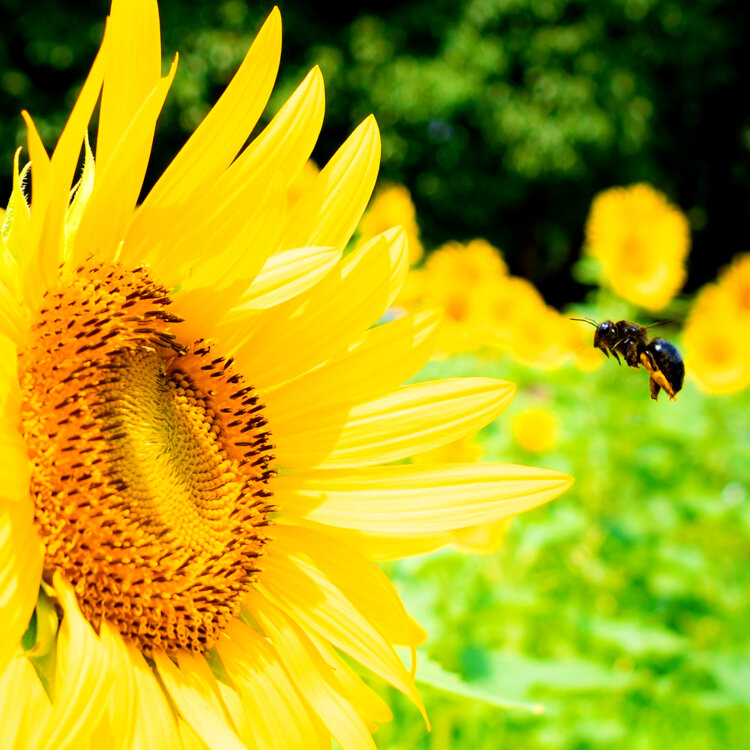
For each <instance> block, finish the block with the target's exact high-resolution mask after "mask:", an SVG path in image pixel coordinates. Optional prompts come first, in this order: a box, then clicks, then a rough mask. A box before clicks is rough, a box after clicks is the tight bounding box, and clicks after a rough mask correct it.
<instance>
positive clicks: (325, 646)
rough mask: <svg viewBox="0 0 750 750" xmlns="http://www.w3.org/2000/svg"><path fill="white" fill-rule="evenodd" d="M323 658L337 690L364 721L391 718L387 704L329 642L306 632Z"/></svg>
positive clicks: (379, 720) (380, 720)
mask: <svg viewBox="0 0 750 750" xmlns="http://www.w3.org/2000/svg"><path fill="white" fill-rule="evenodd" d="M306 635H307V637H308V638H309V639H310V641H311V642H312V643H313V645H314V646H315V648H317V649H318V651H320V654H321V656H322V657H323V660H324V661H325V662H326V663H327V664H328V665H329V666H330V667H331V672H332V674H331V676H332V677H333V678H334V680H335V683H336V684H337V685H338V692H340V693H341V694H342V695H345V696H347V697H348V698H349V700H350V701H351V702H352V703H353V704H354V705H355V706H356V707H357V711H359V713H360V715H361V716H362V717H363V718H364V719H365V720H366V721H371V722H372V721H377V722H381V723H382V722H385V721H391V719H393V713H392V712H391V709H390V708H389V707H388V704H387V703H386V702H385V701H384V700H383V699H382V698H381V697H380V696H379V695H378V694H377V693H376V692H375V691H374V690H373V689H372V688H371V687H370V686H369V685H366V684H365V683H364V682H363V681H362V679H361V678H360V677H359V675H357V674H355V672H354V670H353V669H352V668H351V667H350V666H349V665H348V664H347V663H346V662H345V661H344V660H343V659H342V658H341V657H340V656H339V654H338V652H337V651H336V649H334V648H332V646H331V644H330V643H328V641H326V640H325V638H321V637H320V636H319V635H317V634H316V633H313V632H308V633H306Z"/></svg>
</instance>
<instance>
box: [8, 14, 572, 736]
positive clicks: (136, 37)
mask: <svg viewBox="0 0 750 750" xmlns="http://www.w3.org/2000/svg"><path fill="white" fill-rule="evenodd" d="M280 45H281V25H280V17H279V13H278V11H277V10H274V11H273V12H272V13H271V15H270V16H269V18H268V20H267V21H266V23H265V24H264V26H263V27H262V29H261V31H260V32H259V34H258V36H257V38H256V40H255V42H254V43H253V45H252V47H251V49H250V51H249V52H248V54H247V56H246V58H245V60H244V61H243V63H242V64H241V66H240V68H239V70H238V71H237V73H236V75H235V77H234V78H233V79H232V81H231V82H230V83H229V85H228V86H227V88H226V90H225V92H224V93H223V95H222V96H221V98H220V99H219V100H218V102H217V103H216V105H215V106H214V107H213V109H212V110H211V112H210V113H209V114H208V115H207V117H206V118H205V120H204V121H203V122H202V123H201V124H200V126H199V127H198V128H197V129H196V131H195V133H194V134H193V135H192V136H191V137H190V139H189V140H188V141H187V143H186V144H185V146H184V147H183V149H182V150H181V151H180V152H179V153H178V154H177V156H176V157H175V159H174V160H173V161H172V163H171V164H170V165H169V166H168V167H167V169H166V170H165V171H164V173H163V174H162V175H161V177H160V178H159V179H158V180H157V182H156V184H155V185H154V187H153V188H152V189H151V191H150V192H149V193H148V195H147V196H146V198H145V199H144V201H143V203H142V204H141V205H140V206H136V202H137V200H138V196H139V194H140V191H141V186H142V180H143V176H144V174H145V172H146V165H147V162H148V158H149V154H150V150H151V144H152V139H153V135H154V129H155V124H156V120H157V117H158V115H159V112H160V110H161V107H162V105H163V102H164V100H165V98H166V95H167V93H168V90H169V87H170V84H171V82H172V78H173V76H174V74H175V65H172V67H171V68H170V70H169V72H168V73H167V75H166V76H165V77H162V75H161V48H160V33H159V19H158V9H157V6H156V3H155V2H152V1H151V0H115V2H114V3H113V6H112V12H111V16H110V19H109V22H108V24H107V28H106V33H105V38H104V41H103V42H102V46H101V49H100V51H99V54H98V55H97V57H96V60H95V61H94V64H93V66H92V68H91V71H90V73H89V75H88V77H87V79H86V81H85V82H84V84H83V87H82V89H81V92H80V95H79V97H78V99H77V101H76V103H75V105H74V107H73V110H72V112H71V115H70V117H69V119H68V122H67V124H66V126H65V128H64V130H63V132H62V134H61V136H60V138H59V140H58V142H57V145H56V147H55V150H54V152H53V153H52V154H51V155H49V154H48V153H47V152H46V150H45V148H44V145H43V144H42V141H41V139H40V138H39V135H38V133H37V130H36V128H35V126H34V123H33V121H32V119H31V117H29V116H28V115H27V116H26V122H27V127H28V147H29V153H30V157H31V168H30V172H29V168H28V167H25V168H23V169H19V164H18V156H17V158H16V164H15V166H14V172H13V177H14V185H13V192H12V195H11V199H10V203H9V210H8V211H7V213H6V215H5V220H4V222H3V227H2V247H0V418H1V420H2V421H1V422H0V443H1V444H2V445H1V446H0V478H1V479H2V481H1V482H0V600H2V602H3V617H2V621H1V622H0V636H1V637H0V701H2V705H3V706H4V707H6V709H7V710H6V711H5V712H4V724H3V742H4V743H5V746H7V747H33V748H47V747H49V748H55V747H63V746H64V747H71V748H89V747H92V748H93V747H107V748H112V749H113V750H118V749H120V748H122V749H123V750H125V749H130V748H134V749H135V748H170V749H172V748H188V747H209V748H216V749H217V750H218V749H221V750H225V749H226V748H232V749H235V748H250V749H257V750H261V749H262V750H267V749H270V748H273V749H274V750H276V749H278V748H284V749H285V750H287V749H289V750H293V749H298V750H302V749H304V750H308V749H310V748H312V749H314V748H330V746H331V738H334V739H335V741H336V743H337V744H338V745H339V746H340V747H342V748H344V749H345V750H346V749H348V748H360V747H372V739H371V735H370V732H371V730H372V729H373V728H374V727H375V726H376V724H377V723H378V722H382V721H387V720H389V718H390V711H389V709H388V707H387V706H386V705H385V704H384V703H383V701H382V700H381V699H380V698H379V697H378V696H377V695H376V694H375V693H374V692H373V691H372V690H371V689H370V688H369V687H368V686H367V685H366V684H365V682H364V681H363V680H362V679H361V677H360V676H359V674H358V672H357V669H359V668H362V669H365V670H367V671H369V672H371V673H373V674H375V675H378V676H379V677H381V678H382V679H383V680H385V681H387V682H389V683H390V684H392V685H394V686H395V687H396V688H397V689H399V690H401V691H402V692H403V693H404V694H405V695H407V696H408V697H409V698H410V699H411V700H412V701H413V702H414V703H415V704H416V705H417V706H418V707H420V709H421V708H422V704H421V700H420V697H419V695H418V693H417V691H416V688H415V686H414V682H413V677H414V674H413V672H410V670H409V669H407V668H406V667H405V666H404V664H403V663H402V662H401V660H400V659H399V657H398V656H397V654H396V652H395V650H394V648H393V646H394V644H399V645H405V646H407V647H410V648H411V649H412V650H414V648H415V647H416V645H417V644H418V643H419V642H420V641H421V640H422V639H423V637H424V633H423V631H422V630H421V628H420V627H419V626H418V625H417V624H416V623H415V622H414V621H413V620H412V619H411V618H410V617H409V616H408V614H407V613H406V612H405V610H404V608H403V605H402V604H401V602H400V600H399V598H398V595H397V594H396V591H395V589H394V588H393V586H392V585H391V583H390V581H389V580H388V579H387V578H386V577H385V576H384V575H383V573H382V572H381V571H380V569H379V568H378V567H377V566H376V565H375V564H374V563H373V559H380V558H388V557H395V556H403V555H408V554H414V553H416V552H419V551H425V550H429V549H434V548H436V547H439V546H441V545H443V544H446V543H447V542H449V541H450V537H449V535H450V534H451V532H453V531H455V530H456V529H463V528H465V527H468V526H477V525H481V524H492V523H496V522H497V521H499V520H501V519H504V518H508V517H510V516H512V515H514V514H517V513H520V512H522V511H524V510H527V509H529V508H531V507H534V506H536V505H539V504H541V503H543V502H546V501H548V500H550V499H552V498H553V497H555V496H557V495H559V494H560V493H561V492H563V491H564V490H565V489H566V488H567V487H568V486H569V485H570V483H571V479H570V478H569V477H567V476H565V475H562V474H559V473H556V472H552V471H547V470H541V469H534V468H529V467H519V466H507V465H503V464H492V463H484V464H478V463H473V464H461V463H450V464H437V465H435V464H424V465H416V464H411V465H407V464H403V463H400V462H402V461H403V460H404V459H407V458H408V457H409V456H411V455H413V454H415V453H419V452H423V451H426V450H431V449H435V448H438V447H439V446H441V445H444V444H446V443H450V442H452V441H455V440H459V439H461V438H462V437H464V436H466V435H468V434H470V433H472V432H474V431H476V430H477V429H479V428H481V427H482V426H483V425H485V424H487V423H488V422H490V421H492V420H493V419H494V418H495V417H496V416H497V415H498V414H499V413H500V412H501V411H502V410H503V409H504V408H505V407H506V406H507V404H508V402H509V401H510V399H511V397H512V395H513V391H514V387H513V385H512V384H510V383H507V382H504V381H496V380H489V379H484V378H467V379H453V380H443V381H435V382H426V383H417V384H412V385H407V386H401V383H402V382H404V381H405V380H406V379H408V378H409V377H410V376H411V375H412V374H413V373H414V372H416V371H417V370H418V369H419V368H420V367H421V365H422V364H423V363H424V362H425V361H426V360H427V358H428V357H429V354H430V352H431V350H432V348H433V346H434V344H435V341H436V329H437V320H438V316H437V315H436V314H434V313H431V312H420V313H417V314H414V315H409V316H405V317H403V318H401V319H399V320H395V321H393V322H391V323H386V324H383V325H379V326H375V323H376V322H377V321H378V320H380V319H381V316H382V315H383V312H384V311H385V310H386V309H387V308H388V307H389V306H390V305H391V304H392V302H393V300H394V298H395V297H396V295H397V294H398V290H399V288H400V286H401V284H402V282H403V279H404V277H405V275H406V272H407V268H408V250H407V244H406V240H405V236H404V233H403V232H401V231H393V230H389V231H386V232H384V233H382V234H380V235H379V236H377V237H375V238H374V239H373V240H372V241H370V242H369V243H366V244H365V245H364V246H363V247H361V248H359V249H358V250H356V251H355V252H352V253H350V254H348V255H346V257H342V253H343V250H344V248H345V247H346V246H347V244H348V243H349V241H350V239H351V236H352V234H353V233H354V231H355V228H356V227H357V225H358V224H359V221H360V218H361V216H362V213H363V211H364V208H365V206H366V204H367V201H368V200H369V198H370V194H371V191H372V188H373V186H374V184H375V180H376V175H377V170H378V162H379V149H380V147H379V136H378V131H377V126H376V124H375V121H374V119H373V118H371V117H370V118H367V119H366V120H365V121H364V122H363V123H362V124H361V125H360V126H359V127H358V128H357V129H356V130H355V131H354V132H353V133H352V135H351V136H350V137H349V139H348V140H347V141H346V142H345V143H344V144H343V146H342V147H341V148H340V149H339V150H338V151H337V152H336V154H334V156H333V157H332V158H331V160H330V161H329V162H328V164H327V165H326V166H325V167H324V168H323V169H322V170H321V171H320V173H319V175H318V176H317V177H315V178H314V179H313V180H312V181H311V182H310V184H309V185H308V187H307V188H306V190H305V192H304V194H303V195H301V196H300V197H299V198H298V199H297V200H296V202H294V203H293V205H291V207H289V205H290V201H289V190H290V186H292V185H293V184H294V182H295V179H297V177H298V175H299V173H300V170H301V169H303V168H304V165H305V163H306V162H307V160H308V158H309V155H310V153H311V151H312V148H313V145H314V143H315V140H316V138H317V136H318V132H319V130H320V127H321V123H322V119H323V82H322V78H321V75H320V72H319V70H318V69H317V68H315V69H313V70H312V71H311V72H310V73H309V74H308V76H307V77H306V78H305V79H304V81H303V82H302V83H301V84H300V86H299V87H298V89H297V90H296V91H295V92H294V94H293V95H292V96H291V97H290V99H289V100H288V101H287V102H286V103H285V104H284V105H283V106H282V107H281V109H280V110H279V112H278V113H277V114H276V116H275V117H274V118H273V119H272V120H271V122H270V123H269V125H268V126H267V127H266V128H265V129H263V130H262V131H261V132H260V133H259V135H258V136H257V137H256V138H255V139H254V140H252V141H251V142H250V143H249V145H247V146H246V147H245V143H246V142H247V139H248V136H249V134H250V133H251V132H252V131H253V129H254V127H255V125H256V123H257V121H258V119H259V117H260V115H261V113H262V112H263V109H264V108H265V106H266V102H267V100H268V97H269V96H270V93H271V90H272V87H273V83H274V79H275V76H276V72H277V69H278V63H279V56H280ZM100 93H101V104H100V108H99V114H98V133H97V138H96V149H95V155H94V153H92V151H91V149H90V148H89V146H88V141H87V140H86V132H87V129H88V127H89V123H90V121H91V118H92V114H93V112H94V109H95V106H96V103H97V101H98V99H99V96H100ZM82 148H84V154H85V164H84V169H83V173H82V175H81V176H80V180H79V181H78V182H77V184H76V185H75V187H74V188H73V189H72V192H71V186H72V182H73V179H74V176H75V175H76V172H77V168H78V159H79V155H80V152H81V149H82ZM29 176H30V179H31V196H32V201H31V204H30V205H29V203H28V199H27V195H26V192H25V189H24V185H25V183H26V181H27V179H28V177H29ZM352 664H358V665H360V666H359V667H358V668H357V669H354V668H352V666H351V665H352Z"/></svg>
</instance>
